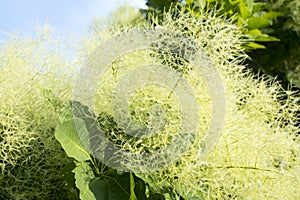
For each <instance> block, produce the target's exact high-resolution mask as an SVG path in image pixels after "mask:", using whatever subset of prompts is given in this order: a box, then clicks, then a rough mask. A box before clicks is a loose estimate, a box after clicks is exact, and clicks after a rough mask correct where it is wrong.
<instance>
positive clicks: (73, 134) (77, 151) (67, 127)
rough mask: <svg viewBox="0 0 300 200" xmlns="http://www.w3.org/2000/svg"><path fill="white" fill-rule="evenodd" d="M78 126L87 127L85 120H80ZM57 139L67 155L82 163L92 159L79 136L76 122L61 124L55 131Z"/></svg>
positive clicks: (70, 121)
mask: <svg viewBox="0 0 300 200" xmlns="http://www.w3.org/2000/svg"><path fill="white" fill-rule="evenodd" d="M78 124H79V125H82V126H85V123H84V121H83V120H81V119H78ZM55 138H56V139H57V140H58V141H59V142H60V144H61V146H62V147H63V149H64V150H65V152H66V154H67V155H68V156H69V157H71V158H75V159H76V160H77V161H79V162H82V161H86V160H89V159H90V155H89V152H88V151H87V150H86V148H85V147H84V145H83V144H82V142H81V139H80V137H79V136H78V134H77V131H76V127H75V124H74V120H69V121H66V122H64V123H62V124H60V125H59V126H58V127H57V128H56V130H55Z"/></svg>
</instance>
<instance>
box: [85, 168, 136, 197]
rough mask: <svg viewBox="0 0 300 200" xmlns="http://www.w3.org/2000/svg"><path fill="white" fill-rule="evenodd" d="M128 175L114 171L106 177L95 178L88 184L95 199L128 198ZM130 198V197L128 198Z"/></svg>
mask: <svg viewBox="0 0 300 200" xmlns="http://www.w3.org/2000/svg"><path fill="white" fill-rule="evenodd" d="M130 184H131V183H130V175H129V173H124V174H122V175H118V174H117V173H115V174H114V175H113V176H111V177H107V179H97V180H95V181H93V182H92V184H91V185H90V190H91V191H92V192H93V194H94V196H95V197H96V199H97V200H128V199H130V198H131V195H130V186H131V185H130ZM130 200H131V199H130Z"/></svg>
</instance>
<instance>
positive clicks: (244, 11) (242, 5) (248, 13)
mask: <svg viewBox="0 0 300 200" xmlns="http://www.w3.org/2000/svg"><path fill="white" fill-rule="evenodd" d="M240 11H241V16H242V18H243V19H247V18H249V17H250V16H251V11H250V10H249V8H248V7H247V5H246V4H245V3H244V0H241V1H240Z"/></svg>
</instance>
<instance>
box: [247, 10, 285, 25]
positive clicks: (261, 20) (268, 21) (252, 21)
mask: <svg viewBox="0 0 300 200" xmlns="http://www.w3.org/2000/svg"><path fill="white" fill-rule="evenodd" d="M282 15H283V13H281V12H273V11H270V12H261V13H257V14H256V15H253V16H252V17H250V18H249V19H248V28H249V29H261V28H265V27H268V26H270V25H272V24H273V19H275V18H277V17H279V16H282Z"/></svg>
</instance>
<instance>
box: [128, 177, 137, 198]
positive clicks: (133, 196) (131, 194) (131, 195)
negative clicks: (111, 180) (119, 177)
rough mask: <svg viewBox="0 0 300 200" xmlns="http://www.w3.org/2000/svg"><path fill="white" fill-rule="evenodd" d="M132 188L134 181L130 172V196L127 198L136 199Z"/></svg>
mask: <svg viewBox="0 0 300 200" xmlns="http://www.w3.org/2000/svg"><path fill="white" fill-rule="evenodd" d="M134 188H135V182H134V178H133V175H132V173H131V172H130V198H129V200H137V198H136V196H135V193H134Z"/></svg>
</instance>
